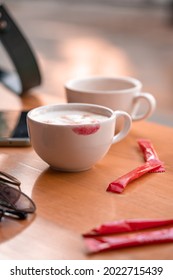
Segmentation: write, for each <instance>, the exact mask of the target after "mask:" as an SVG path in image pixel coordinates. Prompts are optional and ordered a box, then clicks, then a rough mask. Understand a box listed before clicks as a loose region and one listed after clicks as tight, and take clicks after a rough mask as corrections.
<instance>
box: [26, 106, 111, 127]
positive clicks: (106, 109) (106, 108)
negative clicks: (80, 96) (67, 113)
mask: <svg viewBox="0 0 173 280" xmlns="http://www.w3.org/2000/svg"><path fill="white" fill-rule="evenodd" d="M56 107H59V108H61V107H62V108H63V107H64V109H65V110H68V109H69V110H70V108H72V109H73V108H76V110H78V108H83V110H87V109H85V108H86V107H88V108H97V109H101V110H104V111H107V112H109V113H110V116H109V115H108V114H107V115H106V116H107V117H108V118H107V119H105V120H101V121H100V123H103V122H107V121H109V120H111V119H114V118H115V111H113V110H112V109H110V108H108V107H106V106H102V105H97V104H89V103H60V104H49V105H44V106H39V107H36V108H33V109H31V110H30V111H29V112H28V113H27V119H29V120H31V121H33V122H36V123H40V124H42V125H48V126H61V127H62V126H64V127H73V126H83V125H84V124H56V123H46V122H44V121H41V120H39V119H37V117H34V116H33V114H34V113H37V111H38V112H39V111H40V110H43V112H44V110H46V109H48V110H47V112H49V109H50V111H51V109H53V108H56ZM65 107H66V108H65ZM68 107H69V108H68ZM45 113H46V111H45ZM95 113H96V112H95ZM98 114H99V113H98ZM100 114H101V112H100ZM85 125H92V124H90V123H88V124H87V123H86V124H85Z"/></svg>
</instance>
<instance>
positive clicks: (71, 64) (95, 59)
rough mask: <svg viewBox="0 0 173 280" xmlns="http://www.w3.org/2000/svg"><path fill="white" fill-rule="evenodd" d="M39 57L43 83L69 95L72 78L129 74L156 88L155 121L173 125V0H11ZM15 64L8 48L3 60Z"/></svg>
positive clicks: (147, 89)
mask: <svg viewBox="0 0 173 280" xmlns="http://www.w3.org/2000/svg"><path fill="white" fill-rule="evenodd" d="M2 2H3V3H4V4H6V6H7V8H8V9H9V11H10V13H11V14H12V15H13V18H15V19H16V20H17V23H18V25H19V26H20V28H21V29H22V30H23V32H24V34H25V35H26V38H28V39H29V41H30V44H31V46H32V48H33V49H34V52H35V54H36V56H37V58H38V62H39V65H40V69H41V72H42V76H43V84H42V85H41V86H40V87H38V88H36V89H34V91H37V94H38V96H39V93H41V92H42V93H43V92H44V93H45V94H47V95H49V96H51V95H56V96H57V97H63V96H64V89H63V84H64V83H65V82H66V81H67V80H68V79H70V78H76V77H82V76H90V75H107V76H109V75H110V76H115V75H128V76H133V77H135V78H137V79H139V80H141V82H142V83H143V91H144V92H151V93H152V94H153V95H154V96H155V98H156V100H157V109H156V111H155V112H154V114H153V116H152V117H150V118H149V121H154V122H158V123H161V124H164V125H168V126H173V1H170V0H163V1H162V0H160V1H159V0H153V1H152V0H49V1H46V0H28V1H26V0H5V1H1V3H2ZM1 64H3V66H4V64H5V65H6V67H9V68H10V67H11V66H10V61H8V57H7V56H6V54H5V51H4V50H3V48H0V65H1Z"/></svg>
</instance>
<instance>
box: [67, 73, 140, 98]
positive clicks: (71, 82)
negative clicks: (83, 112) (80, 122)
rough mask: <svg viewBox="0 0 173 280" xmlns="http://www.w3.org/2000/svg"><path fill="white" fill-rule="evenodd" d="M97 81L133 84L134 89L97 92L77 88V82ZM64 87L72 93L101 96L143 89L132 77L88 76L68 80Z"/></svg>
mask: <svg viewBox="0 0 173 280" xmlns="http://www.w3.org/2000/svg"><path fill="white" fill-rule="evenodd" d="M89 80H90V81H91V82H92V81H96V80H119V81H127V82H130V83H131V84H132V87H129V88H127V89H117V90H116V89H112V90H97V89H85V88H83V89H82V88H79V87H77V86H75V84H76V83H77V82H85V81H89ZM64 87H65V88H66V89H69V90H71V91H77V92H83V93H88V94H90V93H91V94H92V93H100V94H105V93H106V94H115V93H127V92H130V91H131V90H132V89H135V90H140V89H141V88H142V83H141V82H140V81H139V80H138V79H136V78H133V77H130V76H115V77H113V76H88V77H81V78H73V79H70V80H68V81H67V82H66V83H65V84H64Z"/></svg>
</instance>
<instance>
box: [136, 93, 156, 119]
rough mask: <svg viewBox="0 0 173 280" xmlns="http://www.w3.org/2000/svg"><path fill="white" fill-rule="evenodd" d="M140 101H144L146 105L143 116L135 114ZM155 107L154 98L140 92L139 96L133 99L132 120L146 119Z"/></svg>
mask: <svg viewBox="0 0 173 280" xmlns="http://www.w3.org/2000/svg"><path fill="white" fill-rule="evenodd" d="M141 99H143V100H145V101H146V103H147V105H148V106H147V110H146V111H145V112H144V113H143V114H137V112H138V109H139V105H140V101H141ZM155 107H156V99H155V98H154V96H153V95H152V94H150V93H147V92H145V93H144V92H141V93H140V95H138V96H136V97H135V98H134V107H133V111H132V114H131V116H132V120H133V121H139V120H143V119H146V118H148V117H149V116H150V115H151V114H152V113H153V111H154V110H155Z"/></svg>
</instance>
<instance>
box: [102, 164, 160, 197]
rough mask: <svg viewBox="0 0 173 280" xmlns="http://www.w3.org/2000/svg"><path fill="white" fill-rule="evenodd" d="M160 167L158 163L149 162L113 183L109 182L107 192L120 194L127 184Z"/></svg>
mask: <svg viewBox="0 0 173 280" xmlns="http://www.w3.org/2000/svg"><path fill="white" fill-rule="evenodd" d="M160 165H161V163H160V162H158V161H154V160H152V161H149V162H146V163H145V164H143V165H141V166H139V167H137V168H136V169H134V170H132V171H130V172H129V173H127V174H125V175H123V176H121V177H119V178H118V179H116V180H115V181H113V182H111V183H110V184H109V186H108V188H107V191H108V192H116V193H122V192H123V190H124V189H125V187H126V186H127V184H128V183H130V182H131V181H133V180H135V179H137V178H139V177H141V176H142V175H144V174H146V173H148V172H149V171H153V170H155V169H157V168H158V167H159V166H160Z"/></svg>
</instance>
